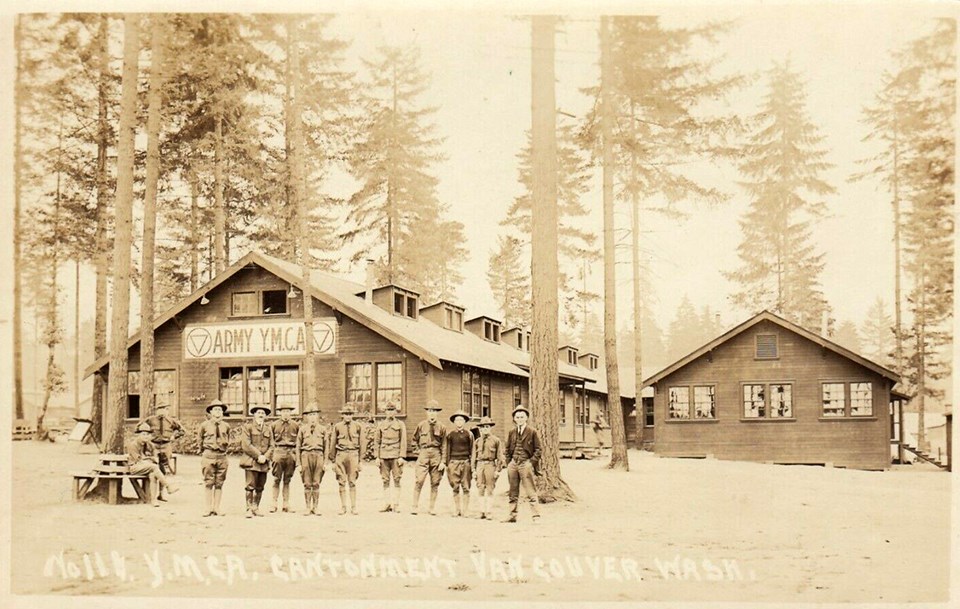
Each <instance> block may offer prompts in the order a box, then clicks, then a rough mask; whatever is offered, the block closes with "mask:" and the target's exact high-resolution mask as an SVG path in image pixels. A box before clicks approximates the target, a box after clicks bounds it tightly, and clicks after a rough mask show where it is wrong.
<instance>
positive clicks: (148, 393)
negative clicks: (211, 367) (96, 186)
mask: <svg viewBox="0 0 960 609" xmlns="http://www.w3.org/2000/svg"><path fill="white" fill-rule="evenodd" d="M165 20H166V17H165V16H164V15H162V14H155V15H152V16H151V17H150V21H151V23H150V30H151V33H150V53H151V60H150V62H151V65H150V92H149V93H148V95H147V169H146V183H145V184H144V188H145V192H144V195H143V247H142V248H141V250H142V251H141V254H142V260H141V263H140V408H141V414H144V413H150V414H153V409H154V396H153V394H154V378H153V367H154V353H153V317H154V308H153V281H154V276H153V275H154V270H153V269H154V259H155V256H156V228H157V183H158V181H159V179H160V120H161V116H160V113H161V108H160V104H161V103H162V98H161V87H163V78H164V76H163V74H164V71H163V63H164V61H165V58H164V55H165V53H164V51H165V48H164V47H165V45H166V21H165Z"/></svg>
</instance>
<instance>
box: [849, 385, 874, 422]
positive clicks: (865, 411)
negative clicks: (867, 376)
mask: <svg viewBox="0 0 960 609" xmlns="http://www.w3.org/2000/svg"><path fill="white" fill-rule="evenodd" d="M872 414H873V386H872V385H871V384H870V383H850V415H851V416H854V417H863V416H871V415H872Z"/></svg>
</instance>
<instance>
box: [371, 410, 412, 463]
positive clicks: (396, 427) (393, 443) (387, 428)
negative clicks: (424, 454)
mask: <svg viewBox="0 0 960 609" xmlns="http://www.w3.org/2000/svg"><path fill="white" fill-rule="evenodd" d="M373 456H374V458H375V459H403V458H406V456H407V426H406V425H404V423H403V421H401V420H399V419H394V420H392V421H389V420H384V421H380V424H379V425H377V429H376V431H374V432H373Z"/></svg>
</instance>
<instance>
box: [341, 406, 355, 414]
mask: <svg viewBox="0 0 960 609" xmlns="http://www.w3.org/2000/svg"><path fill="white" fill-rule="evenodd" d="M340 414H357V411H356V410H354V409H353V406H344V407H343V408H341V409H340Z"/></svg>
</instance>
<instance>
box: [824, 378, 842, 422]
mask: <svg viewBox="0 0 960 609" xmlns="http://www.w3.org/2000/svg"><path fill="white" fill-rule="evenodd" d="M844 389H845V387H844V383H824V384H823V416H825V417H842V416H844V414H846V410H847V408H846V406H847V404H846V396H845V395H844Z"/></svg>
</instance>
